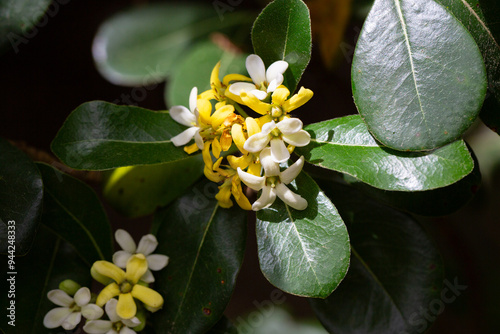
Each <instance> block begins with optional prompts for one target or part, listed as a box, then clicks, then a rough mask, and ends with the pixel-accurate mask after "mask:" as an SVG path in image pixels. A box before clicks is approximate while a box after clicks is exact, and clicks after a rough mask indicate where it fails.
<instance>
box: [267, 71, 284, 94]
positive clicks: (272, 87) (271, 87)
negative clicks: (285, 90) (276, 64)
mask: <svg viewBox="0 0 500 334" xmlns="http://www.w3.org/2000/svg"><path fill="white" fill-rule="evenodd" d="M278 75H279V77H277V78H276V79H273V80H272V81H271V82H269V86H267V93H272V92H274V91H275V90H276V88H278V87H279V85H281V84H282V83H283V80H284V78H283V76H282V75H281V74H278Z"/></svg>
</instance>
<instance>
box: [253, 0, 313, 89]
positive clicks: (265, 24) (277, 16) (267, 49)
mask: <svg viewBox="0 0 500 334" xmlns="http://www.w3.org/2000/svg"><path fill="white" fill-rule="evenodd" d="M311 40H312V37H311V20H310V17H309V9H307V6H306V5H305V4H304V2H302V1H301V0H275V1H273V2H271V3H270V4H269V5H268V6H267V7H266V8H264V10H263V11H262V13H261V14H260V15H259V16H258V17H257V20H255V23H254V25H253V29H252V43H253V48H254V52H255V53H256V54H258V55H259V56H260V57H261V58H262V60H263V61H264V63H265V64H266V67H267V66H269V65H271V64H272V63H273V62H275V61H277V60H285V61H287V62H288V69H287V70H286V72H285V73H284V75H283V76H284V77H285V81H284V85H285V86H287V87H288V89H289V90H290V92H293V91H295V88H296V87H297V84H298V83H299V81H300V78H301V77H302V73H304V70H305V69H306V67H307V64H309V60H310V59H311V45H312V44H311V43H312V42H311Z"/></svg>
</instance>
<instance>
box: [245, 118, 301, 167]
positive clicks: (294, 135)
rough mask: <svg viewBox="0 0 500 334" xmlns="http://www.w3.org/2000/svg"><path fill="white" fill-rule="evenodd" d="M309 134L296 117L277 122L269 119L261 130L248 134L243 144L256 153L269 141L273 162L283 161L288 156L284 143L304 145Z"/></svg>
mask: <svg viewBox="0 0 500 334" xmlns="http://www.w3.org/2000/svg"><path fill="white" fill-rule="evenodd" d="M310 141H311V135H310V134H309V133H308V132H307V131H304V130H302V121H301V120H300V119H298V118H285V119H283V120H282V121H280V122H278V124H276V123H274V121H271V122H269V123H266V124H264V125H263V126H262V130H261V132H259V133H256V134H254V135H252V136H250V137H249V138H248V139H247V140H246V141H245V144H244V145H243V148H244V149H245V150H247V151H248V152H252V153H258V152H260V151H262V150H263V149H264V148H265V147H266V146H267V144H268V143H269V142H270V143H271V156H272V158H273V160H274V161H275V162H285V161H287V160H288V159H289V158H290V152H288V150H287V148H286V146H285V143H284V142H287V143H288V144H290V145H293V146H298V147H302V146H306V145H307V144H309V142H310Z"/></svg>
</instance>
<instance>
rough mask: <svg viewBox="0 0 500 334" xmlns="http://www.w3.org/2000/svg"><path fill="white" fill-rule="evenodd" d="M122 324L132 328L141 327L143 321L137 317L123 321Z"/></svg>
mask: <svg viewBox="0 0 500 334" xmlns="http://www.w3.org/2000/svg"><path fill="white" fill-rule="evenodd" d="M122 322H123V323H124V324H125V326H128V327H131V328H133V327H136V326H139V325H140V324H141V321H140V320H139V318H137V317H133V318H132V319H122ZM122 330H123V329H122ZM134 333H135V332H134Z"/></svg>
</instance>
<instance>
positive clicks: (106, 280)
mask: <svg viewBox="0 0 500 334" xmlns="http://www.w3.org/2000/svg"><path fill="white" fill-rule="evenodd" d="M90 275H91V276H92V278H93V279H95V280H96V281H97V282H99V283H101V284H102V285H108V284H111V283H113V282H114V281H113V279H111V278H109V277H106V276H104V275H101V274H100V273H98V272H97V271H96V270H95V268H94V266H92V267H91V268H90Z"/></svg>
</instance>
